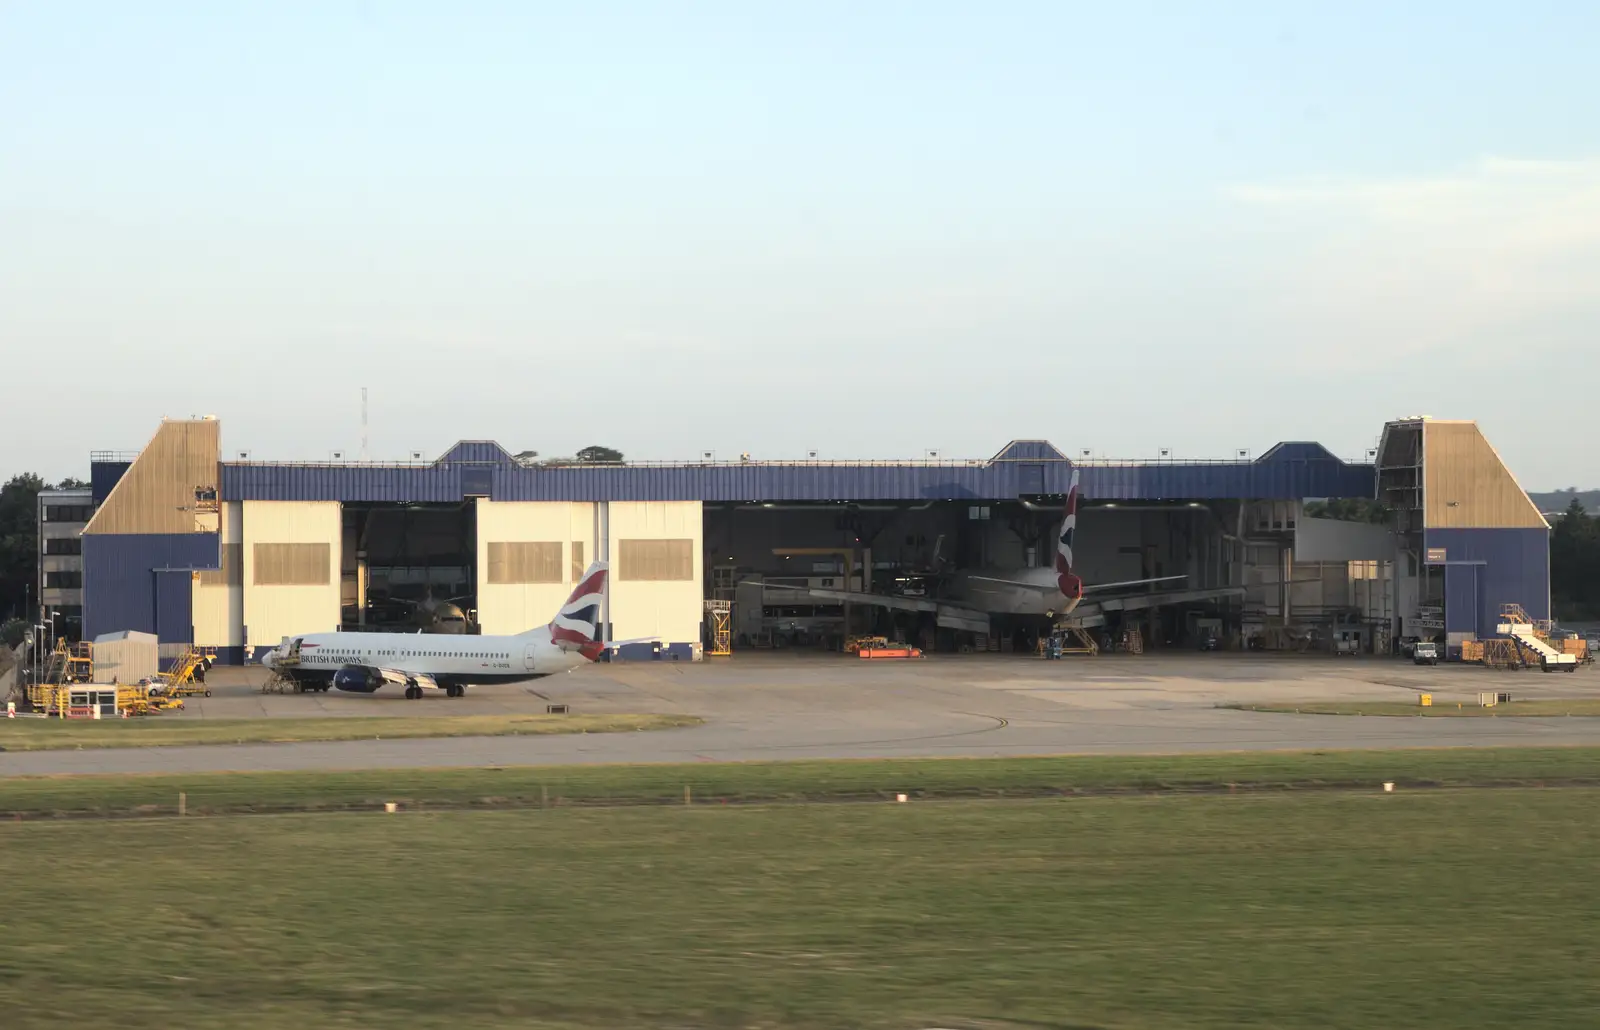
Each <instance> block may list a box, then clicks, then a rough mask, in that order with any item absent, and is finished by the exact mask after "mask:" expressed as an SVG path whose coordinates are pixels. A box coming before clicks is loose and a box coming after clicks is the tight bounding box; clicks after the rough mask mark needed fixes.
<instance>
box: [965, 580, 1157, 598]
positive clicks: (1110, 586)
mask: <svg viewBox="0 0 1600 1030" xmlns="http://www.w3.org/2000/svg"><path fill="white" fill-rule="evenodd" d="M967 578H968V579H973V580H979V581H981V582H984V583H1004V584H1005V585H1007V586H1013V587H1022V588H1023V589H1024V590H1036V591H1038V592H1039V593H1041V594H1052V595H1053V594H1059V593H1061V590H1060V588H1059V587H1057V586H1056V585H1055V584H1054V583H1051V584H1048V585H1046V584H1044V583H1029V582H1027V581H1026V580H1021V579H1002V578H1000V577H999V576H968V577H967ZM1188 578H1189V577H1188V576H1151V577H1150V578H1149V579H1124V580H1120V581H1119V582H1116V583H1095V584H1093V585H1092V586H1085V587H1084V588H1083V592H1084V593H1086V594H1092V593H1094V592H1095V591H1097V590H1116V589H1118V588H1120V587H1138V586H1144V585H1145V584H1147V583H1168V582H1171V581H1172V580H1177V579H1188Z"/></svg>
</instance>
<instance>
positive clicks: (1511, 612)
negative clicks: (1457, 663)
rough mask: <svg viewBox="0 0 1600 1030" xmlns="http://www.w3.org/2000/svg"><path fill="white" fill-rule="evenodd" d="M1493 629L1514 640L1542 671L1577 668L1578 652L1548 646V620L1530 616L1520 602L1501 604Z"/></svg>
mask: <svg viewBox="0 0 1600 1030" xmlns="http://www.w3.org/2000/svg"><path fill="white" fill-rule="evenodd" d="M1495 632H1496V633H1499V634H1500V635H1501V636H1503V637H1510V638H1511V639H1512V640H1513V641H1515V642H1516V646H1517V649H1518V650H1520V651H1522V652H1523V653H1524V654H1525V655H1527V656H1528V657H1529V658H1531V659H1534V660H1536V661H1537V662H1538V664H1539V668H1541V669H1543V670H1544V671H1545V672H1554V671H1556V670H1557V669H1562V670H1565V671H1567V672H1573V671H1576V669H1577V668H1578V661H1579V656H1578V655H1575V654H1568V653H1567V652H1565V651H1564V650H1558V649H1557V648H1555V647H1553V646H1551V643H1550V623H1549V622H1547V621H1542V620H1534V619H1532V618H1530V617H1529V616H1528V613H1527V612H1526V611H1523V609H1522V606H1521V605H1520V604H1507V605H1503V606H1501V608H1500V623H1499V625H1497V626H1495ZM1529 664H1530V665H1531V664H1533V662H1532V661H1530V662H1529Z"/></svg>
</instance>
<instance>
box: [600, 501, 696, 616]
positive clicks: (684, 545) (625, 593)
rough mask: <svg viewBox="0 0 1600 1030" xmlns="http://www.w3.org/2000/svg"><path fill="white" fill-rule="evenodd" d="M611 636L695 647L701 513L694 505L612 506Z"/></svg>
mask: <svg viewBox="0 0 1600 1030" xmlns="http://www.w3.org/2000/svg"><path fill="white" fill-rule="evenodd" d="M609 508H610V511H609V516H608V522H609V526H610V537H611V540H610V552H611V635H612V639H615V640H630V639H633V638H635V637H651V636H658V637H660V639H661V641H662V643H664V644H693V643H698V642H699V641H700V621H701V619H702V618H703V617H704V610H705V604H704V602H705V587H704V583H703V579H704V572H703V569H704V565H705V558H704V553H703V552H704V539H703V538H704V527H705V523H704V518H705V516H704V513H703V511H702V509H701V504H700V502H699V501H612V502H611V503H610V505H609Z"/></svg>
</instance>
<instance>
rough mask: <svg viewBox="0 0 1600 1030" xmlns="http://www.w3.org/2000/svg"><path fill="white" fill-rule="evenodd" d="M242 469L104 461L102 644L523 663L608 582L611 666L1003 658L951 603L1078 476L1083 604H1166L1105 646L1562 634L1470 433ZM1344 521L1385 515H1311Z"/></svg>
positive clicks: (204, 424) (96, 557) (1024, 626)
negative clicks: (451, 647) (310, 646)
mask: <svg viewBox="0 0 1600 1030" xmlns="http://www.w3.org/2000/svg"><path fill="white" fill-rule="evenodd" d="M222 455H223V452H222V449H221V426H220V424H219V423H218V422H217V421H216V420H215V419H212V418H201V419H188V420H167V421H163V422H162V423H161V425H160V427H159V428H158V429H157V431H156V433H155V435H154V437H153V438H152V439H151V440H150V442H149V443H148V444H147V445H146V446H145V447H144V449H143V450H141V451H139V452H138V453H137V454H136V455H130V454H112V453H99V454H95V455H91V469H90V472H91V476H90V479H91V484H92V489H93V502H94V504H95V505H96V508H95V511H94V516H93V519H92V521H90V522H89V524H88V525H87V526H86V527H85V528H84V530H83V533H82V552H83V605H84V612H83V623H84V635H85V636H86V637H88V638H91V639H92V638H93V637H95V636H98V635H100V634H104V633H111V632H119V631H125V630H139V631H144V632H150V633H155V634H156V635H157V636H158V637H159V639H160V642H161V646H162V649H163V654H164V655H166V656H171V655H172V654H175V653H177V652H178V651H181V650H182V649H183V648H185V647H187V646H190V645H196V646H200V647H203V648H214V649H215V650H216V651H217V653H218V656H219V660H221V661H224V662H235V663H237V662H241V661H246V660H249V659H251V658H253V657H254V656H255V655H257V654H258V653H259V652H261V651H263V650H265V649H267V648H271V647H273V646H276V645H277V644H278V643H279V642H280V641H281V640H282V639H283V638H284V637H286V636H291V635H296V634H303V633H310V632H322V631H330V630H338V629H344V630H352V629H357V628H361V629H373V628H380V627H388V628H398V629H406V630H414V629H418V628H425V629H427V630H428V631H433V632H485V633H516V632H520V631H522V630H525V629H529V628H532V627H534V626H537V625H542V624H544V623H545V622H546V621H548V619H549V618H550V617H551V615H552V614H553V613H554V612H555V611H556V610H557V608H559V607H560V605H561V603H562V601H563V600H564V598H565V597H566V594H567V592H568V591H569V590H570V588H571V586H572V585H573V583H574V581H575V579H576V577H577V576H578V575H579V573H581V571H582V570H583V568H584V567H585V565H586V563H587V562H589V561H592V560H594V559H596V558H603V559H606V560H608V561H609V562H610V563H611V567H612V573H613V582H612V587H611V596H610V600H609V612H608V613H607V620H608V623H609V632H608V638H609V639H616V640H622V639H629V638H639V637H654V638H658V639H659V641H660V644H659V645H642V650H641V649H640V648H635V649H633V650H632V651H629V649H623V652H622V653H620V654H619V655H618V657H640V656H649V657H663V656H665V657H671V658H693V657H698V656H699V655H700V653H701V648H702V646H703V645H704V644H706V643H707V642H710V641H713V640H714V639H715V637H714V634H713V632H712V629H713V623H714V622H716V621H718V617H717V616H714V615H713V614H712V612H711V611H710V610H711V609H716V608H720V609H723V610H726V609H728V608H731V609H732V614H731V618H730V619H729V621H728V623H726V624H725V625H726V626H727V628H728V633H729V635H730V636H731V638H732V644H733V646H734V647H735V648H740V647H764V646H781V645H796V644H807V643H813V644H815V643H819V642H820V643H826V644H828V645H830V646H838V644H839V642H840V640H841V639H842V638H843V637H844V636H845V635H846V634H849V633H862V632H880V633H884V634H885V635H892V636H894V637H896V638H899V639H905V640H910V641H912V642H916V643H919V644H921V645H922V646H924V647H927V648H931V649H938V650H943V649H957V648H960V649H968V648H975V649H989V650H1009V649H1012V648H1013V647H1021V646H1023V644H1024V641H1023V640H1022V636H1023V635H1024V634H1026V633H1030V632H1037V630H1038V623H1039V622H1040V621H1041V619H1040V618H1034V617H1031V616H1028V615H1026V614H1021V615H1019V614H1017V613H1006V612H1000V611H995V610H986V609H985V608H984V607H983V606H981V605H979V606H976V607H975V606H974V605H973V604H972V603H971V602H965V603H962V604H957V603H954V602H952V601H949V600H948V599H946V598H944V597H943V596H942V594H941V590H942V587H941V586H940V583H941V582H943V581H944V577H945V576H947V574H949V573H950V572H951V571H953V570H983V569H1001V570H1004V569H1037V568H1042V567H1047V566H1049V565H1050V564H1051V561H1052V560H1053V557H1054V552H1055V536H1056V534H1057V532H1058V529H1059V526H1060V522H1061V511H1062V498H1063V495H1064V494H1065V493H1066V491H1067V489H1068V484H1069V482H1070V480H1071V476H1072V474H1073V472H1074V470H1075V469H1076V470H1077V471H1078V472H1079V473H1080V474H1081V493H1082V496H1083V506H1082V509H1081V511H1080V514H1079V520H1078V526H1077V531H1076V545H1075V551H1076V558H1077V566H1078V571H1079V572H1080V574H1081V575H1082V576H1083V578H1084V579H1085V581H1086V582H1088V583H1089V584H1090V585H1091V587H1093V586H1094V585H1095V584H1097V583H1107V584H1117V583H1122V582H1127V581H1140V580H1160V582H1153V583H1148V584H1144V585H1141V586H1139V587H1137V588H1135V589H1134V590H1133V591H1132V592H1131V594H1130V593H1128V592H1124V595H1123V596H1120V597H1117V598H1115V599H1107V600H1104V601H1099V602H1096V603H1093V604H1091V603H1089V600H1092V599H1093V597H1094V596H1095V595H1093V594H1091V595H1090V598H1089V599H1086V602H1085V605H1084V606H1083V607H1082V608H1081V610H1080V611H1079V613H1077V615H1076V618H1077V619H1078V620H1079V621H1080V622H1081V624H1082V625H1084V626H1086V627H1104V628H1106V629H1108V630H1109V629H1110V628H1113V627H1125V626H1127V625H1130V624H1137V625H1139V626H1140V627H1141V628H1142V630H1143V632H1145V633H1146V634H1147V639H1149V640H1151V642H1152V643H1153V644H1157V645H1159V644H1163V643H1169V644H1172V645H1179V644H1183V645H1188V644H1192V643H1193V642H1194V641H1195V639H1196V637H1197V635H1203V634H1206V633H1220V635H1222V636H1224V637H1226V638H1231V639H1233V640H1236V641H1253V642H1255V644H1256V645H1257V646H1294V644H1293V642H1295V641H1298V642H1299V643H1298V646H1301V647H1305V646H1318V647H1325V648H1331V647H1333V646H1335V642H1343V643H1344V644H1345V645H1347V646H1351V645H1353V647H1354V648H1356V649H1360V650H1369V651H1372V650H1376V651H1385V650H1389V649H1392V648H1393V647H1394V646H1395V641H1396V640H1397V639H1398V638H1400V637H1403V636H1419V635H1422V636H1433V635H1443V634H1448V635H1449V637H1450V639H1451V640H1452V641H1459V640H1464V639H1469V638H1472V637H1474V636H1478V635H1491V634H1492V633H1493V631H1494V622H1495V616H1496V613H1497V612H1498V610H1499V606H1500V605H1501V604H1504V603H1511V602H1514V603H1517V604H1520V605H1522V606H1523V607H1524V608H1526V609H1527V610H1528V611H1529V612H1530V613H1532V614H1533V615H1534V617H1536V618H1546V617H1548V615H1549V562H1548V554H1549V546H1548V535H1549V529H1548V526H1547V524H1546V523H1545V521H1544V519H1543V518H1542V517H1541V516H1540V515H1539V513H1538V511H1537V509H1536V508H1535V506H1534V505H1533V504H1532V503H1531V502H1530V501H1529V500H1528V498H1527V495H1526V494H1525V493H1523V491H1522V489H1521V487H1520V486H1518V485H1517V483H1516V481H1515V479H1514V478H1513V477H1512V476H1511V474H1510V473H1509V471H1507V470H1506V468H1505V467H1504V465H1503V464H1502V463H1501V462H1500V459H1499V458H1498V456H1497V455H1496V454H1495V453H1494V451H1493V449H1492V448H1491V447H1490V446H1489V444H1488V443H1487V441H1486V440H1485V439H1484V438H1483V436H1482V434H1481V433H1480V432H1479V431H1478V428H1477V426H1476V425H1475V424H1474V423H1471V422H1444V421H1438V420H1433V419H1426V418H1415V419H1405V420H1400V421H1396V422H1392V423H1390V424H1389V425H1388V426H1386V427H1385V428H1384V430H1383V434H1382V442H1381V444H1380V446H1379V447H1378V448H1377V449H1376V450H1375V451H1374V452H1371V453H1370V454H1369V456H1368V460H1367V461H1365V462H1348V461H1344V460H1341V459H1339V458H1337V457H1335V456H1334V455H1333V454H1331V453H1330V452H1329V451H1328V450H1326V449H1325V448H1323V447H1322V446H1320V445H1318V444H1315V443H1280V444H1278V445H1276V446H1274V447H1272V448H1271V449H1269V450H1267V451H1266V452H1265V453H1262V454H1260V455H1259V456H1255V457H1251V456H1248V455H1246V454H1244V453H1242V452H1241V453H1240V454H1239V455H1238V456H1237V457H1236V458H1235V459H1234V460H1227V461H1183V460H1176V459H1168V458H1162V459H1159V460H1154V461H1111V460H1105V459H1094V458H1092V457H1090V456H1088V455H1087V454H1080V455H1079V457H1078V458H1076V459H1072V458H1069V457H1068V456H1067V455H1066V454H1064V453H1063V452H1061V451H1060V450H1058V449H1057V448H1056V447H1054V446H1053V445H1051V444H1049V443H1047V442H1044V441H1037V440H1022V441H1013V442H1012V443H1009V444H1007V445H1006V446H1005V447H1004V448H1002V449H1001V450H1000V451H999V452H998V453H997V454H995V455H994V456H993V457H992V458H989V459H984V460H947V459H941V458H932V457H930V458H927V459H923V460H905V461H822V460H808V461H752V460H748V459H741V460H739V461H733V462H718V461H712V460H705V461H692V462H681V463H641V462H631V463H608V464H582V463H577V462H573V461H554V462H551V461H546V462H542V463H530V462H527V461H524V460H519V459H517V458H514V457H513V456H512V455H511V454H509V453H508V452H507V451H506V450H505V449H503V448H502V447H500V446H499V445H498V444H495V443H492V442H489V441H463V442H461V443H458V444H457V445H455V446H454V447H452V448H451V449H450V450H449V451H447V452H446V453H445V454H443V455H441V456H440V457H439V458H438V459H437V460H433V461H415V462H409V463H374V462H346V461H338V462H295V463H274V462H255V461H249V460H237V461H227V460H223V457H222ZM241 457H242V456H241ZM1339 498H1360V499H1365V500H1367V501H1374V502H1376V503H1379V504H1382V505H1383V506H1384V508H1383V510H1384V511H1386V512H1388V513H1389V514H1387V515H1386V516H1385V518H1386V520H1385V521H1383V522H1382V523H1381V524H1380V523H1373V522H1371V521H1366V522H1352V521H1338V520H1335V519H1329V518H1315V517H1309V516H1308V515H1307V502H1308V501H1315V500H1322V499H1339ZM1046 614H1047V613H1040V615H1041V617H1042V616H1044V615H1046Z"/></svg>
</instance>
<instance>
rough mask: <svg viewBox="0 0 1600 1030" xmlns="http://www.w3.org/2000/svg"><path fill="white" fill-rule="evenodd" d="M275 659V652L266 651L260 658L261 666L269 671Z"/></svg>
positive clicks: (276, 654) (276, 653) (276, 655)
mask: <svg viewBox="0 0 1600 1030" xmlns="http://www.w3.org/2000/svg"><path fill="white" fill-rule="evenodd" d="M277 657H278V652H277V651H268V652H267V653H266V654H264V655H262V656H261V664H262V665H265V666H266V667H267V668H269V669H270V668H272V663H273V661H274V660H275V659H276V658H277Z"/></svg>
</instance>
